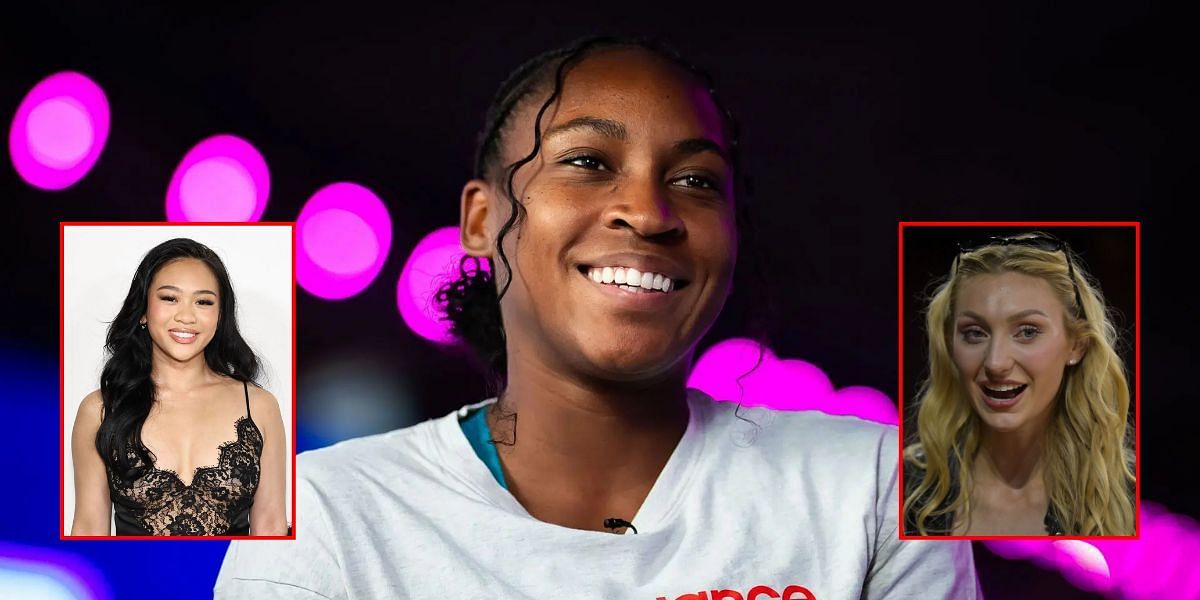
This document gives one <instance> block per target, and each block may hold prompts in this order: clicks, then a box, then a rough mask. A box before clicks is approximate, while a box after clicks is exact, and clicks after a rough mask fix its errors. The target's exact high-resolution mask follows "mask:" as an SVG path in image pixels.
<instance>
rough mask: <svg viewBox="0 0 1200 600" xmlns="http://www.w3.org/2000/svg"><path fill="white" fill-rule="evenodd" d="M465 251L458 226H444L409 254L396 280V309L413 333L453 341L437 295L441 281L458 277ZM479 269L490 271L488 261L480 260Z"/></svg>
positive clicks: (440, 340)
mask: <svg viewBox="0 0 1200 600" xmlns="http://www.w3.org/2000/svg"><path fill="white" fill-rule="evenodd" d="M465 254H466V253H465V252H463V249H462V246H461V244H460V243H459V229H458V227H443V228H441V229H437V230H435V231H433V232H432V233H430V234H429V235H426V236H425V237H424V238H422V239H421V241H420V242H418V243H417V246H416V247H415V248H413V251H412V252H411V253H410V254H409V255H408V260H407V261H405V263H404V269H403V270H402V271H401V272H400V280H399V281H398V282H396V308H397V309H398V310H399V311H400V316H401V318H403V319H404V323H405V324H406V325H408V327H409V329H412V331H413V333H416V334H417V335H419V336H421V337H423V338H425V339H427V340H429V341H432V342H436V343H438V344H449V343H452V342H454V336H452V335H451V334H450V323H449V322H448V321H445V320H443V317H444V316H445V313H444V312H442V311H441V310H440V308H439V307H438V306H437V305H436V302H435V301H434V295H435V294H436V293H437V290H438V288H440V287H441V286H442V284H444V283H446V282H447V281H450V280H452V279H456V278H458V275H459V271H458V267H459V264H460V261H461V259H462V257H463V256H464V255H465ZM473 267H474V263H472V262H468V263H467V268H468V269H470V268H473ZM479 268H481V269H483V270H484V271H487V270H488V266H487V261H486V260H481V261H480V262H479Z"/></svg>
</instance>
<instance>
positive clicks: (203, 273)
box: [142, 258, 221, 362]
mask: <svg viewBox="0 0 1200 600" xmlns="http://www.w3.org/2000/svg"><path fill="white" fill-rule="evenodd" d="M218 293H219V286H218V284H217V278H216V276H214V275H213V273H212V271H211V270H210V269H209V268H208V265H205V264H204V263H203V262H201V261H199V260H196V259H194V258H182V259H179V260H174V261H171V262H169V263H167V264H166V265H164V266H163V267H162V268H160V269H159V270H158V272H157V273H155V274H154V278H153V279H152V280H151V281H150V291H149V296H148V297H147V299H146V314H145V316H144V317H143V318H142V322H143V323H145V324H146V331H147V332H148V333H149V334H150V339H151V340H152V341H153V342H154V349H155V354H156V355H158V356H165V357H166V358H169V359H171V360H174V361H178V362H187V361H189V360H192V359H194V358H196V357H197V356H200V355H201V354H203V353H204V348H205V347H206V346H208V343H209V342H211V341H212V339H213V336H214V335H215V334H216V332H217V322H218V319H219V317H220V308H221V307H220V301H221V299H220V298H219V297H218ZM201 360H203V359H201Z"/></svg>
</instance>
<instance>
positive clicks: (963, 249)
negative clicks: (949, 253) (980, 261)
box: [954, 235, 1087, 319]
mask: <svg viewBox="0 0 1200 600" xmlns="http://www.w3.org/2000/svg"><path fill="white" fill-rule="evenodd" d="M957 246H958V254H957V255H955V257H954V274H955V275H957V274H958V260H959V258H960V257H962V255H963V254H966V253H968V252H974V251H976V250H979V249H980V248H986V247H988V246H1026V247H1029V248H1037V249H1038V250H1045V251H1046V252H1060V251H1061V252H1062V253H1063V258H1064V259H1066V261H1067V276H1068V277H1070V278H1071V286H1072V287H1074V288H1075V305H1076V306H1078V307H1079V318H1081V319H1086V318H1087V315H1086V314H1085V313H1084V312H1083V297H1082V296H1081V295H1080V294H1079V284H1078V283H1075V267H1074V266H1073V265H1072V264H1071V247H1070V246H1069V245H1067V243H1066V242H1064V241H1062V240H1060V239H1058V238H1056V237H1052V236H1049V235H1034V236H1026V237H995V236H993V237H989V238H987V239H985V240H983V241H980V242H975V243H970V244H963V243H959V244H957Z"/></svg>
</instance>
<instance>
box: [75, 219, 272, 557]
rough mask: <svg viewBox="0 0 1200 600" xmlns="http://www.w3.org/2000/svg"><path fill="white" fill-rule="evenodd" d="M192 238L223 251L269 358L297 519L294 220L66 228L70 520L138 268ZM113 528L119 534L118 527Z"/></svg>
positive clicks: (246, 328) (246, 333)
mask: <svg viewBox="0 0 1200 600" xmlns="http://www.w3.org/2000/svg"><path fill="white" fill-rule="evenodd" d="M180 237H185V238H191V239H193V240H196V241H197V242H200V243H202V244H204V245H206V246H208V247H209V248H211V249H212V250H213V251H214V252H216V253H217V256H220V257H221V261H222V262H224V263H225V268H226V269H227V270H228V272H229V278H230V281H231V282H232V285H233V289H234V291H235V292H236V294H237V304H238V306H237V318H238V329H239V330H240V331H241V333H242V337H243V338H245V340H246V343H248V344H249V345H250V348H251V349H253V350H254V352H255V354H257V355H258V357H259V359H260V360H261V361H262V367H263V369H262V373H261V374H260V376H259V384H261V385H262V386H263V388H265V389H266V390H267V391H269V392H271V393H272V394H273V395H274V396H275V398H276V400H278V402H279V412H280V414H281V415H282V417H283V427H284V439H285V441H286V449H287V452H286V454H285V455H284V456H285V460H284V464H285V469H286V471H285V477H284V481H285V482H286V483H285V485H286V494H285V496H284V498H285V502H284V504H285V506H286V510H287V517H288V523H289V524H293V523H294V522H293V519H292V456H293V454H294V453H295V448H294V447H293V445H292V401H293V389H292V381H293V376H292V346H293V344H292V314H293V312H294V311H295V306H293V305H292V289H293V285H294V282H293V279H292V228H291V227H290V226H286V225H244V226H236V225H67V226H64V227H63V250H62V252H63V256H62V260H63V263H62V264H63V267H62V268H63V283H62V285H63V290H62V293H63V298H62V301H63V306H62V310H63V331H62V335H63V382H62V386H63V424H62V426H63V436H62V437H63V448H62V455H61V456H62V457H63V459H62V460H63V513H64V514H63V523H62V525H61V526H62V530H63V531H62V533H63V534H64V535H69V534H70V529H71V523H72V521H73V520H74V512H75V473H74V466H73V461H72V458H71V429H72V427H73V426H74V423H75V416H76V414H77V413H78V410H79V404H80V402H82V401H83V398H84V397H85V396H86V395H88V394H89V393H91V392H92V391H93V390H96V389H99V387H100V372H101V369H102V368H103V366H104V360H105V358H106V357H105V353H104V340H105V336H106V335H107V332H108V324H109V323H110V322H111V321H112V320H113V319H114V318H115V317H116V316H117V312H118V311H119V310H120V308H121V304H122V302H123V301H124V300H125V295H126V294H127V293H128V292H129V284H130V282H131V281H133V275H134V272H135V271H136V270H137V266H138V264H140V263H141V260H142V257H143V256H145V254H146V253H147V252H149V251H150V249H151V248H153V247H155V246H157V245H158V244H160V243H162V242H165V241H167V240H169V239H173V238H180ZM110 531H111V532H113V533H115V531H116V523H115V520H114V521H113V525H112V527H111V528H110Z"/></svg>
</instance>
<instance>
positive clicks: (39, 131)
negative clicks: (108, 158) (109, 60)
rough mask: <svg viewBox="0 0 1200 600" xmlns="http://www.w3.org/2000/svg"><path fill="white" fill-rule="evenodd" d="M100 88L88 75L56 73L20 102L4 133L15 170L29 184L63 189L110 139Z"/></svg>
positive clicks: (79, 176) (89, 165) (84, 172)
mask: <svg viewBox="0 0 1200 600" xmlns="http://www.w3.org/2000/svg"><path fill="white" fill-rule="evenodd" d="M108 129H109V109H108V99H107V98H106V97H105V95H104V90H102V89H100V86H99V85H96V83H95V82H94V81H92V80H91V79H89V78H88V77H87V76H86V75H83V74H81V73H75V72H73V71H63V72H61V73H55V74H54V75H51V76H49V77H47V78H45V79H43V80H42V81H40V82H38V84H37V85H35V86H33V89H32V90H30V91H29V93H28V94H26V95H25V98H24V99H23V100H21V104H20V106H18V108H17V113H16V115H15V116H14V117H13V122H12V128H11V129H10V130H9V133H8V151H9V155H10V156H11V157H12V162H13V167H14V168H16V170H17V173H18V174H19V175H20V176H21V178H22V179H24V180H25V181H26V182H27V183H28V184H29V185H32V186H34V187H38V188H41V189H44V190H61V189H64V188H68V187H70V186H72V185H74V184H75V183H76V182H78V181H79V180H80V179H83V176H84V175H87V173H88V171H90V170H91V169H92V167H93V166H94V165H95V164H96V160H97V159H99V158H100V153H101V152H102V151H103V150H104V144H105V142H107V141H108Z"/></svg>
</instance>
